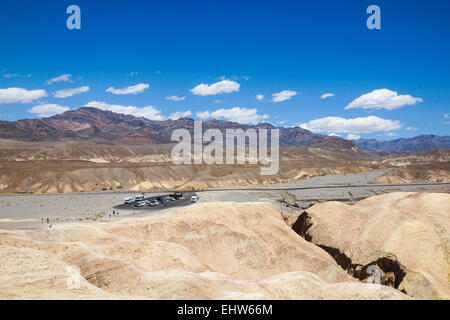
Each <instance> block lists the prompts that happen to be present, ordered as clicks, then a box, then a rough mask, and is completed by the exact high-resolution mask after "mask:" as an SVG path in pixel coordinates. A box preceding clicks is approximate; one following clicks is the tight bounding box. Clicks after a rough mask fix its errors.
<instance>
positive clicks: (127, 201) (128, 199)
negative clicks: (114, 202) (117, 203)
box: [123, 197, 133, 203]
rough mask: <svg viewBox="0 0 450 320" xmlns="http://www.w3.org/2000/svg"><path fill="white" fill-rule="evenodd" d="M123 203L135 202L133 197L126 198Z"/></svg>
mask: <svg viewBox="0 0 450 320" xmlns="http://www.w3.org/2000/svg"><path fill="white" fill-rule="evenodd" d="M123 201H124V202H125V203H132V202H133V197H128V198H125V199H123Z"/></svg>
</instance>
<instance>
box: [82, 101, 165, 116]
mask: <svg viewBox="0 0 450 320" xmlns="http://www.w3.org/2000/svg"><path fill="white" fill-rule="evenodd" d="M84 106H85V107H91V108H97V109H101V110H108V111H112V112H115V113H121V114H130V115H133V116H135V117H144V118H147V119H150V120H164V119H165V118H164V117H163V115H162V114H161V111H160V110H157V109H155V107H153V106H147V107H142V108H138V107H135V106H122V105H114V104H108V103H106V102H101V101H91V102H89V103H87V104H85V105H84Z"/></svg>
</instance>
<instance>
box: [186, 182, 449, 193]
mask: <svg viewBox="0 0 450 320" xmlns="http://www.w3.org/2000/svg"><path fill="white" fill-rule="evenodd" d="M420 186H442V187H448V186H450V183H444V182H430V183H399V184H342V185H326V186H311V187H276V188H273V187H270V185H268V186H267V187H257V188H252V187H245V188H233V187H230V188H220V189H219V188H217V189H206V190H196V191H195V192H211V191H280V190H286V191H291V190H313V189H336V188H383V187H420ZM180 192H182V191H180Z"/></svg>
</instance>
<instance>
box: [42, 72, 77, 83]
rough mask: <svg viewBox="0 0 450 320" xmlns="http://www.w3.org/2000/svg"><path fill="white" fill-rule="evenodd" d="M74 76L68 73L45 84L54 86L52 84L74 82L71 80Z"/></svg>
mask: <svg viewBox="0 0 450 320" xmlns="http://www.w3.org/2000/svg"><path fill="white" fill-rule="evenodd" d="M71 76H72V75H71V74H69V73H67V74H62V75H60V76H58V77H55V78H52V79H50V80H47V81H46V82H45V83H46V84H52V83H56V82H72V80H71V79H70V77H71Z"/></svg>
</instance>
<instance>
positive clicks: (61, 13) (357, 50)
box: [0, 0, 450, 139]
mask: <svg viewBox="0 0 450 320" xmlns="http://www.w3.org/2000/svg"><path fill="white" fill-rule="evenodd" d="M71 4H76V5H78V6H79V7H80V9H81V30H69V29H68V28H67V27H66V19H67V17H68V16H69V14H67V13H66V9H67V7H68V6H69V5H71ZM371 4H376V5H378V6H379V7H380V9H381V30H369V29H368V28H367V27H366V20H367V18H368V17H369V14H367V13H366V8H367V7H368V6H369V5H371ZM449 12H450V1H446V0H431V1H425V0H423V1H401V0H396V1H378V0H376V1H364V0H359V1H345V2H341V1H340V2H338V1H332V0H329V1H325V0H322V1H320V0H319V1H264V0H262V1H243V0H241V1H234V0H231V1H230V0H228V1H212V0H204V1H186V0H185V1H170V0H164V1H144V0H127V1H124V0H121V1H119V0H109V1H98V0H96V1H80V0H75V1H62V0H61V1H53V0H49V1H20V0H15V1H9V0H5V1H2V2H1V3H0V35H1V43H2V50H0V72H1V73H0V119H2V120H8V121H12V120H17V119H22V118H34V117H39V116H45V115H47V114H50V113H52V112H53V113H54V112H58V111H62V110H66V109H67V108H69V109H77V108H79V107H81V106H85V105H90V106H99V107H101V108H105V109H110V110H116V111H117V110H122V111H123V112H127V113H132V114H138V115H139V114H140V115H145V116H148V117H150V118H154V119H163V118H167V117H170V116H172V118H174V117H176V116H177V115H178V116H179V115H180V113H179V112H182V113H184V114H185V115H187V114H190V117H193V118H200V116H203V117H206V116H210V117H215V118H221V119H229V120H237V121H240V122H258V121H267V122H271V123H274V124H277V123H279V124H282V125H285V126H295V125H299V124H300V125H302V126H304V127H307V128H309V129H311V130H314V131H316V132H320V133H324V134H338V135H340V136H342V137H347V136H348V135H349V134H352V135H353V136H361V137H362V138H371V137H373V138H377V139H393V138H397V137H411V136H415V135H418V134H429V133H432V134H439V135H447V134H449V131H450V130H449V128H450V124H449V123H450V110H449V105H450V103H449V101H450V41H449V36H450V19H448V14H449ZM62 75H66V76H63V77H61V76H62ZM67 75H70V76H67ZM58 77H59V78H58ZM55 78H56V80H58V79H60V80H61V79H62V80H61V81H56V80H55V81H53V82H52V83H50V84H49V83H48V82H49V80H50V79H55ZM63 80H67V81H63ZM215 83H218V84H216V85H213V84H215ZM201 84H204V85H203V86H199V85H201ZM136 85H137V87H132V86H136ZM147 85H148V87H147ZM130 86H131V88H129V89H127V90H125V88H127V87H130ZM87 87H89V88H88V89H89V90H88V91H87ZM111 87H112V88H111ZM11 88H20V89H23V90H25V91H23V90H13V89H11ZM74 88H76V89H79V88H82V89H79V90H78V91H85V92H81V93H78V94H73V95H72V96H68V97H64V98H58V97H57V96H58V94H56V91H59V90H64V89H74ZM108 88H110V89H109V90H108V91H106V90H107V89H108ZM194 88H196V89H194ZM117 89H122V91H120V90H117ZM380 89H387V90H380ZM35 90H41V91H35ZM42 90H45V93H46V95H43V91H42ZM124 92H125V93H126V92H132V93H128V94H117V93H124ZM63 93H64V92H63ZM276 93H281V94H280V96H281V97H285V98H286V100H283V101H280V102H275V101H276V99H275V101H274V96H273V94H276ZM289 93H291V95H290V94H289ZM325 93H332V94H334V96H330V97H327V98H325V99H321V96H322V95H323V94H325ZM55 95H56V97H55ZM59 95H60V96H61V95H62V96H64V95H67V93H66V94H61V93H60V94H59ZM257 95H264V98H263V99H262V100H261V101H259V100H258V99H257V98H256V96H257ZM364 95H365V96H364ZM171 96H177V97H180V98H182V99H183V97H184V99H183V100H179V101H173V100H168V99H167V97H171ZM361 96H363V97H361ZM289 97H290V98H289ZM359 97H361V98H360V99H358V98H359ZM287 98H289V99H287ZM357 99H358V100H357ZM280 100H281V99H280ZM355 100H356V101H355ZM55 105H56V107H55ZM349 105H350V106H353V107H352V108H349V107H347V106H349ZM36 106H41V107H36ZM150 106H151V107H150ZM58 107H60V108H58ZM124 107H127V108H124ZM346 107H347V109H346ZM33 108H34V109H33ZM30 110H31V111H33V112H30ZM206 111H208V112H206ZM198 112H202V113H201V114H197V113H198ZM330 117H331V118H330Z"/></svg>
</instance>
